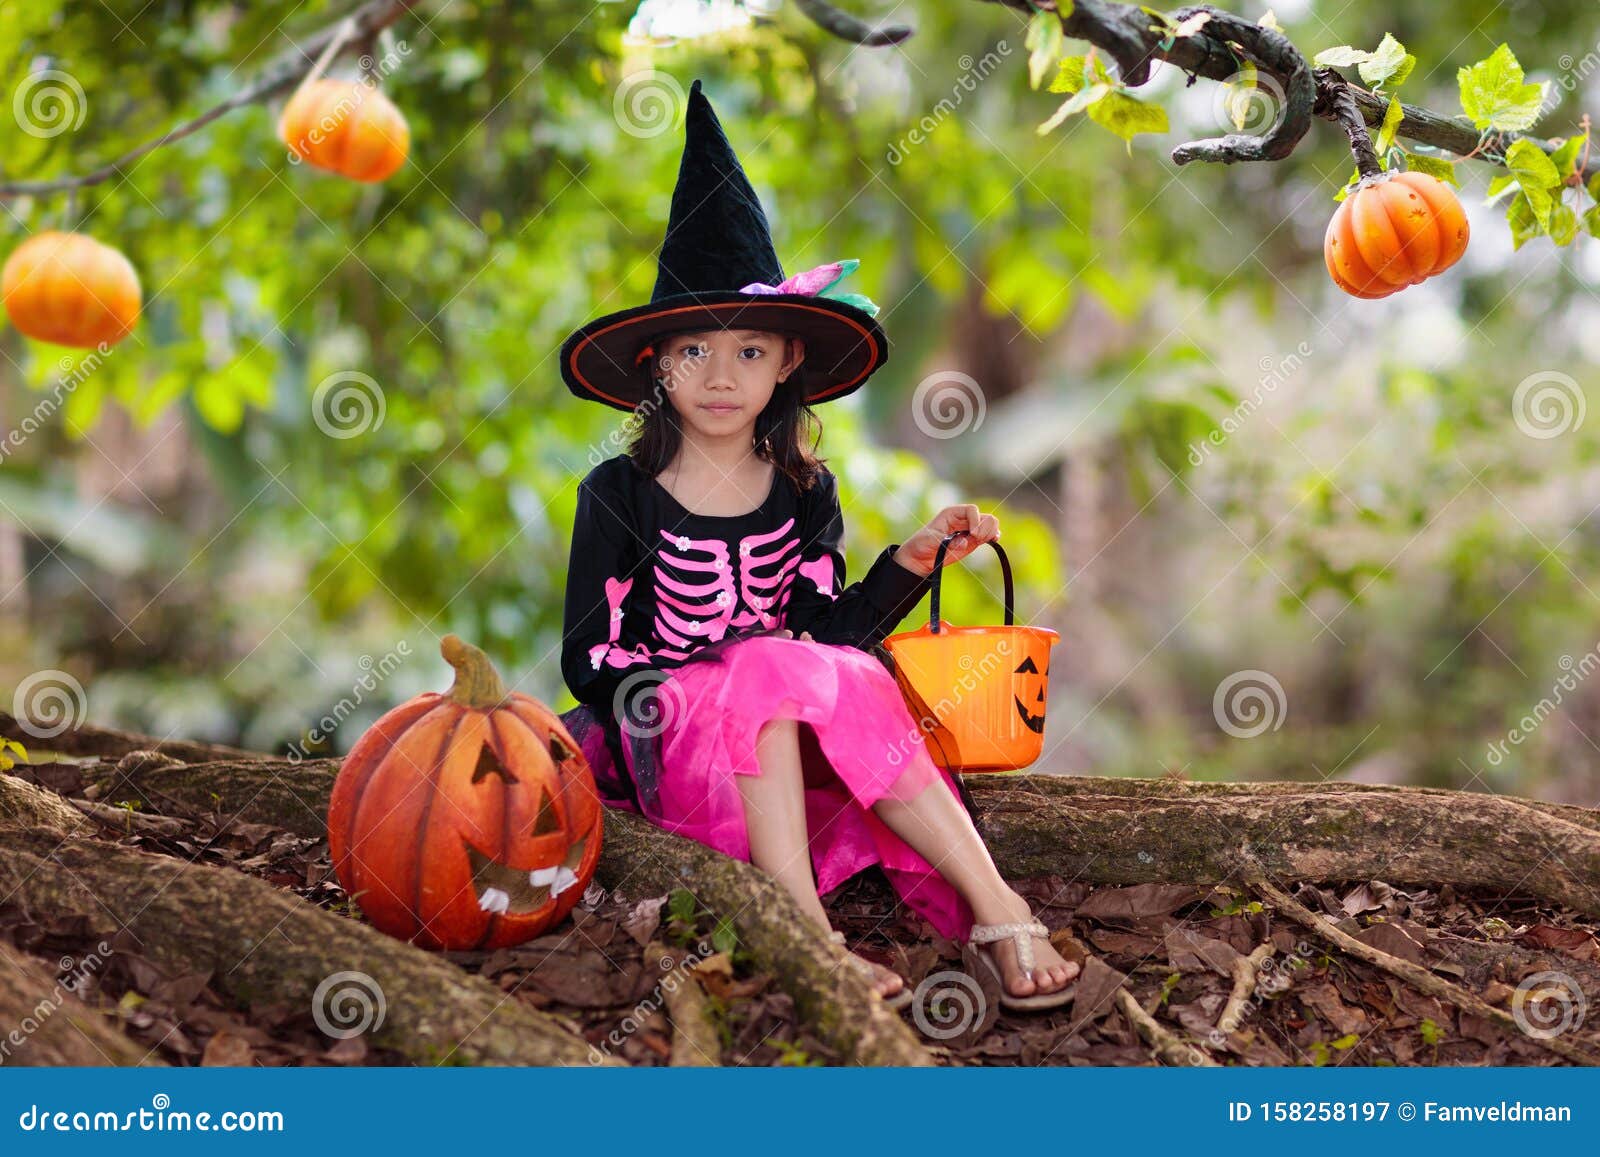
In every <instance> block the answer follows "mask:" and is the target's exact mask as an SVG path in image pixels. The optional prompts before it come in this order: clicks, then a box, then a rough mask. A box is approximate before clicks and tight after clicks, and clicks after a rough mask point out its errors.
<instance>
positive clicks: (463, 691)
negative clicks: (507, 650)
mask: <svg viewBox="0 0 1600 1157" xmlns="http://www.w3.org/2000/svg"><path fill="white" fill-rule="evenodd" d="M439 653H440V654H441V655H443V656H444V658H445V662H447V663H449V664H450V665H451V666H452V667H454V668H455V669H456V681H455V682H454V683H453V684H451V686H450V690H449V692H448V693H447V695H448V698H449V699H450V700H451V702H453V703H460V704H461V705H462V706H463V707H478V708H484V707H495V706H498V705H499V704H500V703H502V702H503V701H504V700H505V698H506V697H507V696H508V695H509V694H510V692H509V691H507V690H506V685H505V684H504V683H502V682H501V681H500V672H498V671H496V670H495V669H494V664H493V663H491V662H489V656H488V655H485V654H484V653H483V652H482V651H481V650H479V649H478V648H477V647H474V646H473V645H472V644H471V643H467V642H463V641H462V639H461V638H460V636H458V635H446V636H445V637H444V638H443V639H440V640H439Z"/></svg>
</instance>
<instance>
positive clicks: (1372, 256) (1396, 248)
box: [1322, 172, 1467, 298]
mask: <svg viewBox="0 0 1600 1157" xmlns="http://www.w3.org/2000/svg"><path fill="white" fill-rule="evenodd" d="M1466 249H1467V215H1466V213H1464V212H1463V211H1462V209H1461V202H1460V201H1459V200H1458V199H1457V198H1456V195H1455V193H1453V192H1451V190H1450V186H1448V185H1446V184H1445V183H1444V182H1443V181H1441V180H1439V179H1438V178H1437V177H1430V176H1428V175H1427V174H1426V173H1417V172H1406V173H1380V174H1377V175H1375V176H1373V177H1368V178H1366V179H1365V180H1363V181H1362V182H1361V183H1360V184H1359V185H1357V186H1356V188H1355V190H1354V191H1353V192H1352V193H1351V194H1350V195H1349V196H1348V197H1346V198H1345V199H1344V200H1343V201H1342V202H1341V203H1340V205H1339V208H1338V209H1336V210H1335V211H1334V214H1333V220H1331V221H1329V222H1328V232H1327V234H1326V236H1324V237H1323V240H1322V256H1323V260H1324V261H1326V262H1327V266H1328V273H1329V275H1330V276H1331V277H1332V278H1333V283H1334V284H1335V285H1337V286H1338V287H1339V288H1340V289H1342V290H1344V291H1345V292H1346V293H1348V294H1351V295H1352V296H1354V297H1364V298H1375V297H1388V296H1389V295H1390V294H1391V293H1398V292H1399V291H1400V290H1402V289H1404V288H1406V287H1407V286H1408V285H1415V284H1417V283H1418V282H1419V281H1423V280H1425V279H1427V278H1429V277H1432V276H1434V274H1436V273H1442V272H1443V271H1444V270H1446V269H1449V268H1450V266H1452V265H1454V264H1455V263H1456V262H1457V261H1459V260H1460V259H1461V255H1462V254H1463V253H1465V252H1466Z"/></svg>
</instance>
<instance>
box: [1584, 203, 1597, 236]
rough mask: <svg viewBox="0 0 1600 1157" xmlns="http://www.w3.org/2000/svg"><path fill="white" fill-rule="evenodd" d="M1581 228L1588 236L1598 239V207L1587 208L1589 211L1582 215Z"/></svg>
mask: <svg viewBox="0 0 1600 1157" xmlns="http://www.w3.org/2000/svg"><path fill="white" fill-rule="evenodd" d="M1583 227H1584V228H1585V229H1587V230H1588V231H1589V236H1591V237H1600V205H1590V206H1589V211H1588V212H1587V213H1585V214H1584V215H1583Z"/></svg>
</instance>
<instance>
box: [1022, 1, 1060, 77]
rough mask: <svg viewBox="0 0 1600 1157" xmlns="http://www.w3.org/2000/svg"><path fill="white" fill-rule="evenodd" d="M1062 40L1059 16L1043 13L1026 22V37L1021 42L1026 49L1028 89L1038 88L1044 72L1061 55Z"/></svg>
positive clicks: (1038, 13) (1054, 13)
mask: <svg viewBox="0 0 1600 1157" xmlns="http://www.w3.org/2000/svg"><path fill="white" fill-rule="evenodd" d="M1063 39H1064V33H1063V32H1062V29H1061V14H1058V13H1057V12H1045V11H1040V12H1035V13H1034V14H1033V18H1032V19H1030V20H1029V21H1028V35H1027V36H1026V37H1025V38H1024V40H1023V47H1025V48H1027V49H1028V87H1029V88H1038V87H1039V82H1040V81H1041V80H1043V79H1044V74H1045V70H1046V69H1048V68H1049V67H1050V66H1051V65H1052V64H1054V63H1055V61H1056V57H1058V56H1060V55H1061V42H1062V40H1063Z"/></svg>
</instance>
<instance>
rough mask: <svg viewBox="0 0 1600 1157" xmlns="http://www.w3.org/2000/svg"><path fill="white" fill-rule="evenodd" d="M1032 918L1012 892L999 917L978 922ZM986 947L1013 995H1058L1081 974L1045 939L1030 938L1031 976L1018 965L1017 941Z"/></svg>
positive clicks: (1008, 938)
mask: <svg viewBox="0 0 1600 1157" xmlns="http://www.w3.org/2000/svg"><path fill="white" fill-rule="evenodd" d="M1033 918H1034V916H1033V909H1031V908H1030V907H1028V901H1027V900H1025V899H1023V898H1022V897H1021V896H1019V895H1017V893H1016V892H1012V893H1011V895H1010V898H1009V899H1007V900H1006V901H1005V904H1004V906H1003V908H1002V910H1001V912H1000V913H999V914H998V915H996V916H994V917H993V918H992V919H987V920H981V921H980V922H981V923H984V924H1006V923H1011V922H1013V921H1020V922H1027V921H1031V920H1032V919H1033ZM985 948H986V949H987V950H989V951H992V952H993V953H994V957H995V960H996V961H997V962H998V963H999V965H1000V976H1001V979H1002V982H1003V983H1004V984H1005V989H1006V991H1007V992H1009V993H1010V994H1011V995H1012V996H1042V995H1044V994H1045V993H1047V992H1058V991H1060V990H1061V989H1063V988H1065V987H1066V986H1067V985H1068V984H1071V983H1072V982H1073V981H1074V980H1076V979H1077V976H1078V973H1079V971H1081V970H1080V969H1079V967H1078V965H1077V964H1075V963H1073V962H1072V961H1070V960H1067V959H1065V958H1063V957H1062V955H1061V953H1059V952H1057V951H1056V950H1055V946H1054V945H1053V944H1051V943H1050V942H1049V941H1048V940H1044V939H1041V938H1039V937H1037V936H1035V937H1034V938H1033V972H1032V973H1031V974H1026V973H1024V972H1023V971H1022V968H1021V965H1020V964H1018V962H1017V942H1016V941H1015V940H1014V939H1012V938H1011V937H1006V938H1005V939H1002V940H997V941H995V942H993V943H991V944H988V945H985Z"/></svg>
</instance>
